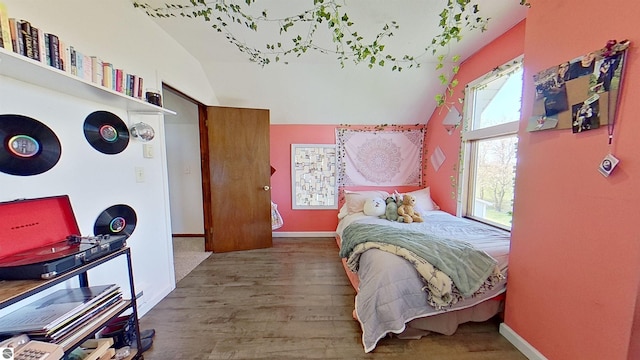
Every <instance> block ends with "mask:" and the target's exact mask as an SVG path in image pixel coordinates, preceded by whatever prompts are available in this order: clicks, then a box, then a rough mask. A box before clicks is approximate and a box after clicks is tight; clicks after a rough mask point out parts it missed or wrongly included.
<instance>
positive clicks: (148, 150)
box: [142, 144, 153, 159]
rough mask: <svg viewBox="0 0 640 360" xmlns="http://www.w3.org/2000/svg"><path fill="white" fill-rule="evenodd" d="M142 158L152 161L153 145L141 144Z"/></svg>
mask: <svg viewBox="0 0 640 360" xmlns="http://www.w3.org/2000/svg"><path fill="white" fill-rule="evenodd" d="M142 154H143V155H142V156H144V157H145V158H147V159H152V158H153V145H151V144H143V145H142Z"/></svg>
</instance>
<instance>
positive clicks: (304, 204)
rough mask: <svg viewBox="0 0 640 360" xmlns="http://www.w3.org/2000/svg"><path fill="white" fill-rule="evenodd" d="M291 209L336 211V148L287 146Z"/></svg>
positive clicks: (314, 145) (327, 145)
mask: <svg viewBox="0 0 640 360" xmlns="http://www.w3.org/2000/svg"><path fill="white" fill-rule="evenodd" d="M291 189H292V194H291V202H292V204H291V208H292V209H298V210H300V209H337V208H338V186H337V181H336V146H335V145H333V144H291Z"/></svg>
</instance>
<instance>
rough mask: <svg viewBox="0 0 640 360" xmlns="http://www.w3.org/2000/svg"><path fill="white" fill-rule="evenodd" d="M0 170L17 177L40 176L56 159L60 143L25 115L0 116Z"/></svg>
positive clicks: (47, 129) (59, 151)
mask: <svg viewBox="0 0 640 360" xmlns="http://www.w3.org/2000/svg"><path fill="white" fill-rule="evenodd" d="M0 141H2V148H1V149H0V171H2V172H4V173H7V174H11V175H20V176H29V175H37V174H42V173H43V172H45V171H47V170H49V169H51V168H52V167H54V166H55V164H57V163H58V160H60V154H61V151H62V148H61V146H60V140H58V137H57V136H56V134H55V133H54V132H53V130H51V129H50V128H49V127H48V126H46V125H45V124H43V123H41V122H40V121H38V120H36V119H32V118H30V117H28V116H23V115H14V114H3V115H0Z"/></svg>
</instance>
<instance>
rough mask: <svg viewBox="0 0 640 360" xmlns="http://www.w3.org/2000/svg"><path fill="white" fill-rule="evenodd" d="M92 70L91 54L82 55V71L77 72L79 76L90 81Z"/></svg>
mask: <svg viewBox="0 0 640 360" xmlns="http://www.w3.org/2000/svg"><path fill="white" fill-rule="evenodd" d="M92 71H93V64H92V62H91V56H89V55H85V54H83V55H82V73H81V74H78V76H80V77H81V78H83V79H84V80H86V81H91V77H92V76H91V72H92Z"/></svg>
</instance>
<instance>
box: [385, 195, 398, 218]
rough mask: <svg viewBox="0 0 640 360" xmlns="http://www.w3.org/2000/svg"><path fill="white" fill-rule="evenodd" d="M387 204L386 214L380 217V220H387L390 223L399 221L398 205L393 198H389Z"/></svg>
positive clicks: (386, 200)
mask: <svg viewBox="0 0 640 360" xmlns="http://www.w3.org/2000/svg"><path fill="white" fill-rule="evenodd" d="M385 202H386V203H387V205H386V207H385V211H384V214H382V215H380V219H387V220H390V221H398V220H399V219H398V204H397V203H396V199H395V198H394V197H393V196H389V197H387V198H386V199H385Z"/></svg>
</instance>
